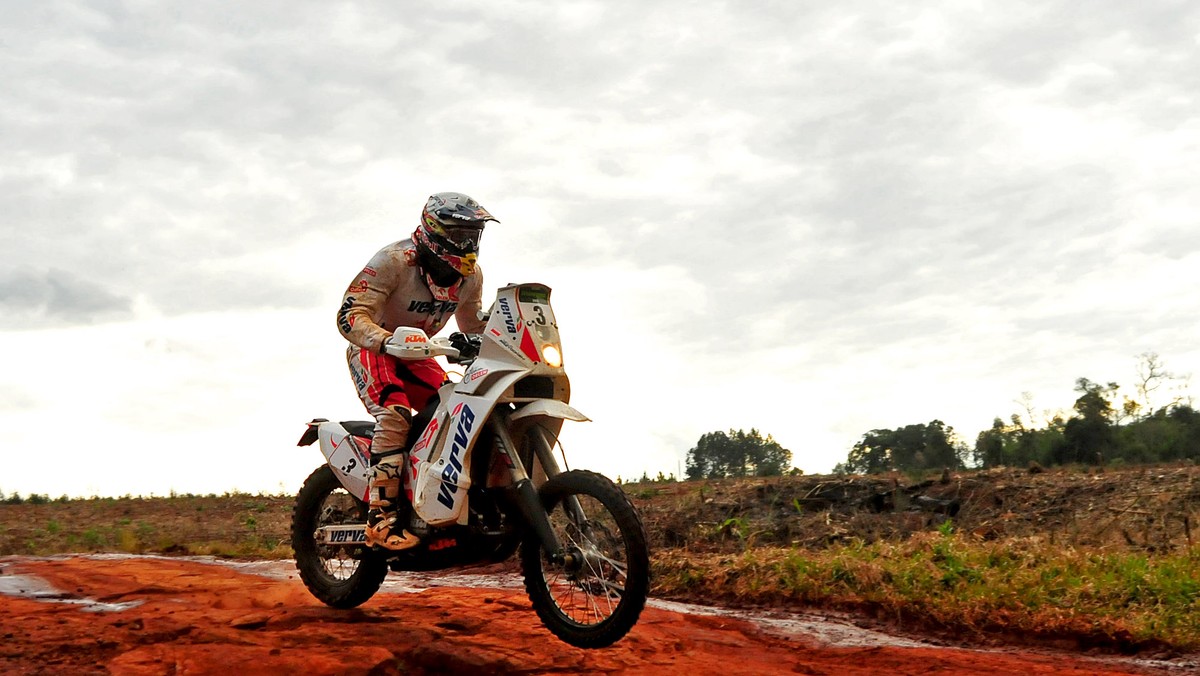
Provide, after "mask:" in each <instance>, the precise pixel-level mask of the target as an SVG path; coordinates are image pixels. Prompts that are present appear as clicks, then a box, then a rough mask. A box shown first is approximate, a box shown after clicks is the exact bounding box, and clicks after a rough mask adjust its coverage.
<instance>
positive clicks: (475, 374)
mask: <svg viewBox="0 0 1200 676" xmlns="http://www.w3.org/2000/svg"><path fill="white" fill-rule="evenodd" d="M487 374H488V370H487V369H479V370H478V371H472V372H470V373H468V374H467V382H468V383H469V382H472V381H475V380H479V379H480V378H482V377H484V376H486V375H487Z"/></svg>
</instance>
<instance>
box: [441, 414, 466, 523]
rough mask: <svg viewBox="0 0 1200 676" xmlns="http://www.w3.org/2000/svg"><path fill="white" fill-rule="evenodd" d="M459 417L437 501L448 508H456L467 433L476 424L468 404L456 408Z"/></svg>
mask: <svg viewBox="0 0 1200 676" xmlns="http://www.w3.org/2000/svg"><path fill="white" fill-rule="evenodd" d="M454 415H455V416H456V417H457V418H458V426H457V427H456V428H455V429H454V439H453V441H452V442H451V445H450V457H449V458H447V459H446V468H445V469H443V470H442V481H441V484H440V485H439V486H438V496H437V501H438V502H440V503H442V505H443V506H445V507H446V509H454V494H455V493H457V492H458V477H459V475H460V474H462V471H463V466H462V454H463V450H464V449H465V448H466V447H467V435H468V434H470V433H471V429H472V428H473V427H474V426H475V412H474V411H472V410H471V407H470V406H467V405H466V404H459V405H458V406H456V407H455V409H454Z"/></svg>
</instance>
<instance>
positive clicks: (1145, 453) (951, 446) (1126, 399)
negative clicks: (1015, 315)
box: [834, 352, 1200, 474]
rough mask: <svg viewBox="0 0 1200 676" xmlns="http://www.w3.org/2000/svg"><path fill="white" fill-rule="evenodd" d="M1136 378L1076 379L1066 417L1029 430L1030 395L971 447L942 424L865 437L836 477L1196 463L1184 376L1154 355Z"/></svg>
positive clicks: (1198, 455)
mask: <svg viewBox="0 0 1200 676" xmlns="http://www.w3.org/2000/svg"><path fill="white" fill-rule="evenodd" d="M1139 360H1140V361H1139V362H1138V368H1137V376H1138V377H1137V380H1136V382H1135V385H1134V387H1133V388H1132V392H1131V393H1130V394H1126V393H1125V392H1124V391H1122V390H1121V388H1120V386H1119V385H1117V384H1116V383H1114V382H1109V383H1098V382H1093V381H1091V380H1089V379H1087V378H1079V379H1077V380H1076V381H1075V392H1076V393H1078V394H1079V397H1078V398H1077V399H1076V400H1075V404H1074V406H1073V407H1072V412H1071V413H1070V414H1065V413H1062V412H1058V413H1055V414H1052V415H1051V414H1047V415H1046V416H1045V423H1044V426H1037V425H1035V424H1034V409H1033V405H1032V397H1031V396H1030V395H1029V394H1028V393H1026V394H1025V395H1023V400H1022V403H1023V404H1024V407H1025V409H1026V410H1025V415H1024V416H1022V415H1021V414H1020V413H1014V414H1012V415H1011V416H1009V418H1008V421H1007V422H1006V421H1005V420H1004V419H1002V418H999V417H998V418H996V419H995V420H994V421H993V423H992V427H991V428H990V429H986V430H984V431H982V432H980V433H979V434H978V436H976V438H975V444H974V446H973V447H969V446H968V445H967V444H966V443H965V442H964V441H962V440H961V439H960V438H958V437H957V435H955V434H954V430H953V428H951V427H950V426H948V425H946V424H945V423H943V422H942V421H940V420H933V421H931V422H929V423H925V424H916V425H907V426H905V427H901V428H897V429H877V430H871V431H870V432H867V433H866V434H864V435H863V437H862V439H860V440H859V441H858V442H857V443H856V444H855V445H854V447H853V448H851V449H850V452H849V454H848V455H847V457H846V462H844V463H841V464H839V465H838V466H837V467H836V468H835V470H834V471H835V472H844V473H850V474H869V473H872V472H883V471H920V470H930V469H942V468H950V469H964V468H966V467H976V468H989V467H998V466H1027V465H1030V464H1031V463H1036V464H1037V465H1039V466H1053V465H1065V464H1077V463H1083V464H1096V465H1099V464H1107V463H1118V464H1122V463H1124V464H1134V463H1162V462H1173V461H1179V460H1188V459H1190V460H1200V411H1197V410H1196V409H1195V408H1193V406H1192V401H1191V397H1190V396H1188V395H1187V393H1186V387H1185V386H1184V383H1185V381H1186V378H1185V377H1180V376H1177V375H1175V374H1173V373H1170V372H1169V371H1167V370H1166V368H1165V366H1164V364H1163V362H1162V360H1161V359H1160V358H1159V356H1158V355H1157V354H1155V353H1152V352H1148V353H1145V354H1142V355H1139Z"/></svg>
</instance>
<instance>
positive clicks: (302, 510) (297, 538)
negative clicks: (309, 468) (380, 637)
mask: <svg viewBox="0 0 1200 676" xmlns="http://www.w3.org/2000/svg"><path fill="white" fill-rule="evenodd" d="M366 516H367V506H366V505H365V504H364V503H363V501H362V500H359V499H358V498H356V497H354V496H353V495H351V494H350V493H348V492H347V491H346V489H344V488H342V484H341V482H339V481H338V480H337V477H336V476H334V474H333V470H331V469H330V468H329V465H321V466H320V467H318V468H317V469H316V470H314V471H313V473H312V474H310V475H309V476H308V478H307V479H305V480H304V486H302V487H301V488H300V493H299V494H297V495H296V504H295V505H294V506H293V507H292V551H293V552H295V555H296V569H297V570H299V571H300V579H301V580H303V581H304V586H305V587H308V590H309V591H310V592H312V595H313V596H315V597H317V598H318V599H320V600H321V602H322V603H325V604H326V605H329V606H333V607H334V608H354V607H355V606H358V605H360V604H362V603H364V602H366V600H367V599H369V598H371V597H372V596H374V595H375V592H377V591H379V587H380V585H382V584H383V579H384V578H385V577H387V572H388V567H387V561H386V560H384V558H383V557H382V556H380V555H378V554H376V553H375V552H372V551H371V550H370V549H368V548H367V547H365V546H364V545H362V544H357V545H341V544H339V545H333V544H321V543H318V542H317V531H318V530H319V529H320V528H322V527H324V526H338V525H358V526H361V525H363V524H365V523H366Z"/></svg>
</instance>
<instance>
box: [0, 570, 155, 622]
mask: <svg viewBox="0 0 1200 676" xmlns="http://www.w3.org/2000/svg"><path fill="white" fill-rule="evenodd" d="M0 596H16V597H20V598H28V599H33V600H35V601H49V602H55V603H69V604H71V605H75V606H79V609H80V610H82V611H84V612H88V613H117V612H121V611H122V610H129V609H130V608H135V607H137V606H139V605H141V603H142V602H141V601H128V602H125V603H103V602H101V601H96V600H94V599H88V598H78V597H76V596H74V595H71V594H67V593H66V592H61V591H59V590H57V589H55V588H54V587H51V586H50V585H49V584H47V583H46V581H45V580H43V579H41V578H39V577H34V576H32V575H13V574H11V573H8V572H7V571H6V570H5V568H4V567H0Z"/></svg>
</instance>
